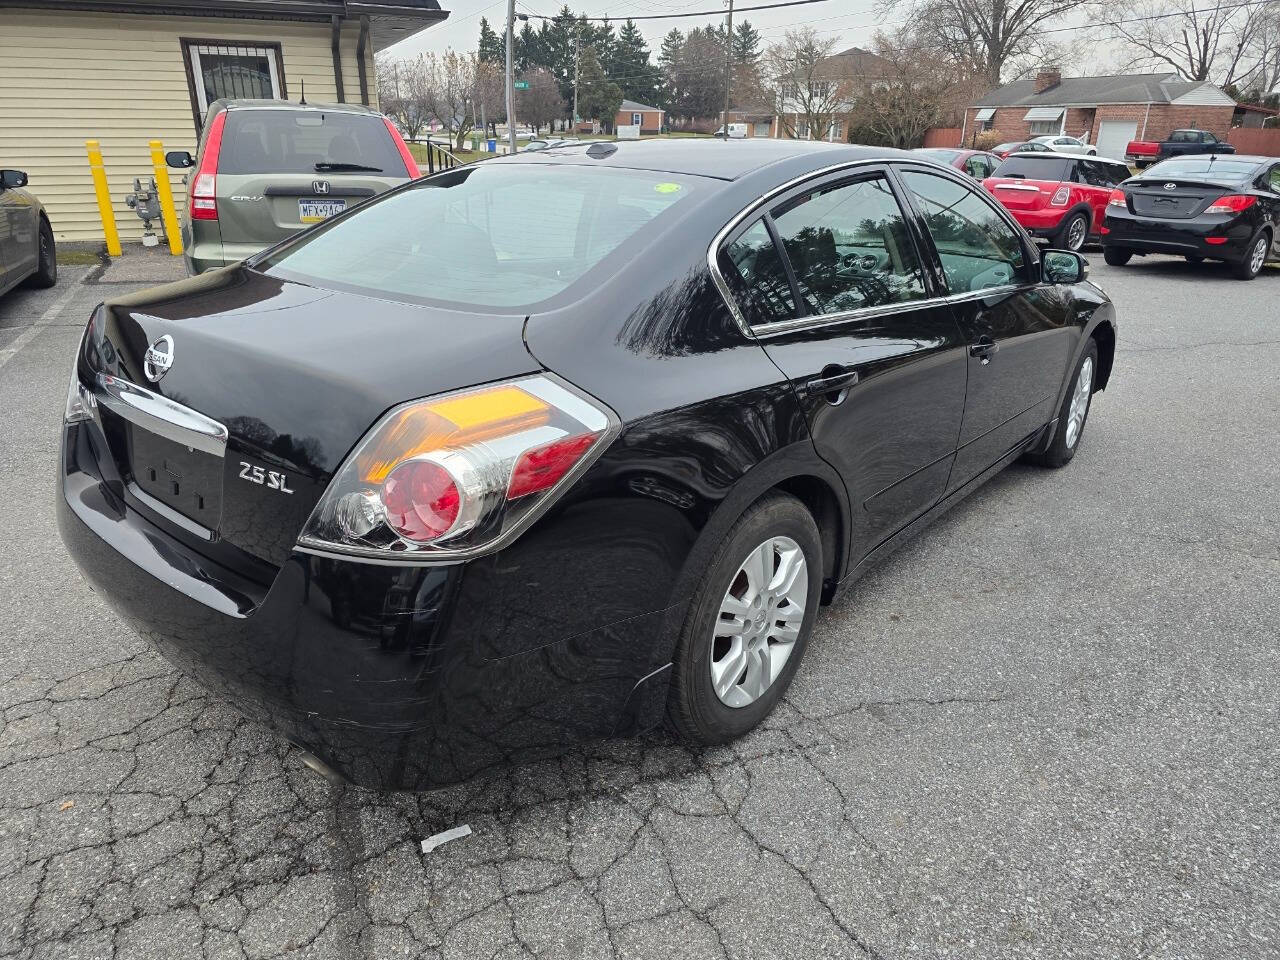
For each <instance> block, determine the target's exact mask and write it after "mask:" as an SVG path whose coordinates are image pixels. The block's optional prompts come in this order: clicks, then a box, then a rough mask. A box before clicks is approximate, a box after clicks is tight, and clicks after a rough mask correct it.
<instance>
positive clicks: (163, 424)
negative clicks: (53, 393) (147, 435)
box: [93, 373, 227, 457]
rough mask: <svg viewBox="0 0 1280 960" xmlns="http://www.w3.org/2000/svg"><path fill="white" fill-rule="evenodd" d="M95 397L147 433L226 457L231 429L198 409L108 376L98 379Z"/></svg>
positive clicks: (101, 375) (94, 392)
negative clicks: (228, 429) (228, 430)
mask: <svg viewBox="0 0 1280 960" xmlns="http://www.w3.org/2000/svg"><path fill="white" fill-rule="evenodd" d="M93 395H94V397H95V398H96V399H97V401H98V403H99V404H100V405H101V406H104V407H106V408H107V409H108V410H110V411H111V412H112V413H114V414H115V415H116V416H118V417H121V418H122V419H124V420H128V421H129V422H130V423H133V424H136V425H137V426H139V427H141V428H142V429H143V430H147V431H149V432H151V433H154V434H157V435H159V436H161V437H164V438H165V439H166V440H172V441H174V442H175V443H180V444H182V445H183V446H185V447H190V448H192V449H193V450H200V451H202V452H204V453H210V454H213V456H215V457H225V456H226V452H227V428H226V427H225V426H224V425H223V424H221V423H219V422H218V421H217V420H213V419H211V418H209V417H206V416H205V415H204V414H203V413H200V412H199V411H197V410H192V409H191V408H190V407H184V406H183V405H182V404H180V403H175V402H174V401H173V400H170V399H169V398H168V397H165V396H161V395H160V394H158V393H155V392H154V391H151V390H148V389H146V388H145V387H140V386H138V385H137V384H136V383H130V382H129V381H128V380H123V379H121V378H120V377H113V376H111V375H110V374H106V373H99V374H98V375H97V376H96V378H95V382H94V390H93Z"/></svg>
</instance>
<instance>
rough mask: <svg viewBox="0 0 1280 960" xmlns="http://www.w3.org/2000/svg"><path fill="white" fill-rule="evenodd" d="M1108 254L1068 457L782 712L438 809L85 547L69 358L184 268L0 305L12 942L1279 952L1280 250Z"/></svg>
mask: <svg viewBox="0 0 1280 960" xmlns="http://www.w3.org/2000/svg"><path fill="white" fill-rule="evenodd" d="M1101 259H1102V258H1101V256H1100V255H1099V254H1097V253H1096V252H1094V253H1093V254H1091V255H1090V260H1091V262H1092V269H1093V276H1094V279H1095V280H1096V281H1097V282H1098V283H1099V284H1100V285H1101V286H1102V287H1103V288H1104V289H1106V290H1107V291H1108V292H1109V293H1110V294H1111V295H1112V297H1113V299H1115V301H1116V304H1117V312H1118V315H1119V319H1120V323H1121V327H1120V348H1119V354H1118V358H1117V363H1116V370H1115V374H1114V377H1113V381H1112V387H1111V388H1110V389H1109V390H1107V391H1106V392H1105V393H1104V394H1102V395H1100V396H1099V397H1098V399H1097V400H1096V402H1095V405H1094V408H1093V412H1092V416H1091V418H1090V421H1089V426H1088V430H1087V431H1086V434H1085V439H1084V444H1083V447H1082V450H1081V452H1080V454H1079V456H1078V457H1077V458H1076V460H1075V462H1074V463H1073V464H1071V465H1070V466H1069V467H1067V468H1066V469H1065V470H1062V471H1053V472H1049V471H1042V470H1037V469H1033V468H1028V467H1023V466H1016V467H1014V468H1012V469H1010V470H1008V471H1006V472H1005V473H1004V474H1003V475H1002V476H1001V477H999V478H997V479H996V480H995V481H994V482H992V483H990V484H989V485H988V486H987V487H985V488H984V489H983V490H982V491H980V492H979V493H978V494H976V495H975V496H973V497H972V498H970V499H969V500H968V501H966V502H965V503H963V504H962V505H960V506H959V507H958V508H956V509H955V510H953V511H952V512H951V513H949V514H948V515H947V516H945V517H944V518H943V519H942V520H941V521H939V522H938V523H937V524H936V525H935V526H933V527H932V528H931V529H929V530H928V531H926V532H925V533H924V534H923V535H921V536H920V537H919V538H918V539H917V540H915V541H914V542H913V543H911V544H909V545H908V546H906V547H905V548H903V549H902V550H900V551H899V552H898V553H897V554H895V555H894V556H893V557H892V558H890V559H889V560H888V561H887V562H886V563H885V564H884V565H882V566H881V567H879V568H878V569H876V570H874V571H873V572H872V573H870V574H869V575H868V576H867V577H866V578H864V579H863V580H862V581H861V582H860V583H859V584H858V585H857V587H855V588H854V589H853V590H851V591H850V592H849V593H848V594H847V595H845V596H844V597H843V598H842V599H841V600H840V601H839V602H838V603H837V604H836V605H835V606H834V607H832V608H829V609H828V610H827V611H826V612H825V614H824V615H823V616H822V617H820V619H819V621H818V625H817V629H816V634H815V637H814V639H813V642H812V643H811V645H810V647H809V651H808V654H807V657H806V660H805V662H804V663H803V664H802V665H801V668H800V670H799V673H798V675H797V677H796V680H795V683H794V685H793V686H792V688H791V690H790V691H789V694H788V696H787V698H786V701H785V702H784V703H783V704H782V706H781V707H780V709H779V710H778V711H777V713H776V714H775V715H774V716H773V717H772V718H770V719H769V720H768V721H767V722H766V724H765V725H764V726H763V727H762V728H761V729H759V730H757V731H756V732H755V733H754V734H753V735H751V736H749V737H747V738H746V739H744V740H742V741H740V742H738V743H734V744H732V745H730V746H727V747H724V748H719V749H714V750H701V751H692V750H688V749H686V748H684V747H682V746H680V745H678V744H675V743H673V742H671V741H670V740H669V739H667V738H666V737H665V736H663V735H660V734H659V735H653V736H649V737H646V738H643V739H640V740H633V741H619V742H606V743H595V744H589V745H586V746H584V747H582V748H580V749H577V750H574V751H571V752H570V753H567V754H565V755H564V756H563V757H560V758H558V759H556V760H551V761H544V762H539V763H536V764H532V765H529V766H526V767H523V768H518V769H512V770H509V771H505V772H503V773H499V774H496V775H492V776H489V777H486V778H484V779H482V780H477V781H474V782H471V783H467V784H463V785H461V786H458V787H455V788H451V789H448V790H445V791H441V792H437V793H430V794H421V795H409V794H399V795H381V796H380V795H376V794H372V793H368V792H364V791H360V790H356V789H351V788H340V787H335V786H333V785H331V784H330V783H328V782H327V781H325V780H324V779H322V778H320V777H319V776H317V775H316V774H314V773H312V772H311V771H310V770H308V769H307V768H305V767H304V766H303V765H302V763H301V762H300V760H299V757H298V754H297V753H296V752H295V751H293V750H292V749H291V748H289V747H288V746H287V745H285V744H284V743H282V742H280V741H278V740H276V739H275V738H274V737H272V736H271V735H270V734H268V733H266V732H265V731H264V730H263V729H261V728H259V727H258V726H257V725H255V724H254V723H252V722H250V721H248V720H245V719H242V718H241V717H240V716H238V715H237V714H236V713H235V712H234V711H233V710H232V709H231V708H229V707H228V706H227V705H226V704H225V703H223V702H221V701H220V700H218V699H217V698H214V697H211V696H209V695H207V694H205V693H203V692H202V691H201V690H200V689H199V688H198V687H197V686H195V685H194V684H193V683H191V682H190V681H188V680H186V679H184V678H183V677H182V676H180V675H179V674H178V673H176V672H175V671H174V670H173V669H172V668H171V667H170V666H169V665H168V664H167V663H166V662H165V661H163V660H162V659H161V658H160V657H159V656H157V655H156V654H155V653H153V652H152V651H151V650H150V649H149V648H147V647H146V646H145V645H144V644H143V643H142V642H141V641H140V640H138V639H137V638H136V637H135V636H133V635H132V634H130V633H129V631H128V630H126V629H125V628H124V627H123V626H122V625H121V624H120V623H119V622H118V621H117V620H116V619H115V617H114V616H113V615H112V614H111V612H110V611H109V610H108V609H107V607H106V606H105V605H104V604H103V603H102V602H101V601H100V600H99V599H98V598H96V597H95V596H94V595H93V594H92V593H91V592H90V591H89V589H88V587H87V586H86V585H85V583H84V582H83V581H82V580H81V579H80V577H79V575H78V574H77V572H76V570H75V568H74V567H73V565H72V564H71V562H70V561H69V559H68V558H67V557H66V556H65V554H64V553H63V550H62V547H61V543H60V541H59V539H58V536H57V532H56V528H55V524H54V516H53V501H52V497H53V495H54V490H53V482H52V478H53V474H54V463H55V442H56V435H57V428H58V422H59V416H60V413H61V409H62V403H63V398H64V395H65V393H64V391H65V389H66V376H67V370H68V366H69V362H70V357H71V354H72V350H73V349H74V343H75V341H76V339H77V338H78V336H79V334H80V330H81V327H82V325H83V323H84V320H85V319H86V318H87V316H88V313H89V310H90V309H91V307H92V306H93V304H95V303H96V302H97V301H98V300H99V299H101V298H102V297H104V296H110V295H114V294H117V293H123V292H126V291H128V290H131V289H134V287H135V284H133V283H131V282H115V283H114V285H113V282H112V278H113V277H115V276H124V275H128V276H129V277H130V278H137V279H138V280H140V281H146V280H148V279H150V280H157V279H162V278H163V276H165V275H166V271H168V272H172V270H173V267H174V266H175V265H174V264H172V263H170V262H167V261H163V260H153V261H150V263H152V264H155V266H149V265H148V264H147V263H142V262H141V261H131V262H130V263H129V264H128V266H129V268H130V269H129V270H124V269H121V270H119V271H117V270H116V268H115V267H113V268H112V269H111V270H109V271H108V272H107V274H106V276H105V277H97V274H98V272H99V271H97V270H92V271H91V270H89V269H88V268H64V270H63V279H62V281H61V282H60V284H59V285H58V287H57V288H55V289H54V290H51V291H39V292H36V291H23V292H18V293H16V294H11V295H9V296H8V297H6V298H4V299H3V300H0V411H2V413H0V416H2V417H3V421H2V423H0V529H2V530H3V531H4V533H3V536H2V537H0V615H2V618H0V623H2V624H3V626H0V957H6V958H8V957H15V958H17V957H21V958H43V957H57V958H98V957H104V958H105V957H117V958H129V960H133V958H168V957H180V958H209V960H213V958H244V957H277V956H290V957H314V958H366V957H367V958H389V957H431V958H436V957H439V958H454V957H457V958H479V957H486V958H487V957H497V958H503V960H514V958H519V957H529V956H537V957H582V958H594V957H602V958H644V957H655V958H658V957H661V958H672V957H687V958H703V957H708V958H717V957H731V958H735V960H736V958H753V957H759V958H777V957H788V958H792V957H794V958H810V957H814V958H816V957H823V958H826V957H850V958H861V957H877V958H886V960H888V958H912V957H947V958H961V957H963V958H983V960H989V958H997V957H1054V958H1060V957H1088V958H1090V960H1099V958H1112V957H1115V958H1120V957H1152V958H1156V957H1169V958H1178V960H1191V958H1201V957H1204V958H1208V957H1226V956H1230V957H1232V958H1236V960H1239V958H1255V957H1256V958H1263V957H1275V956H1276V955H1277V953H1280V840H1278V839H1277V838H1278V837H1280V831H1278V830H1277V826H1278V825H1280V824H1278V822H1277V821H1278V820H1280V784H1278V782H1277V774H1276V771H1277V769H1280V763H1278V761H1280V755H1278V754H1280V747H1278V744H1280V735H1278V734H1280V729H1278V727H1280V722H1278V721H1280V717H1278V716H1277V714H1278V711H1280V682H1278V676H1280V672H1278V670H1277V667H1278V666H1280V662H1278V661H1280V652H1278V651H1280V646H1278V643H1277V633H1278V629H1277V625H1278V623H1280V614H1278V613H1277V611H1280V529H1278V526H1280V469H1278V467H1280V452H1278V451H1280V445H1277V442H1276V441H1277V425H1276V424H1277V419H1278V415H1280V270H1277V269H1275V268H1271V269H1269V270H1268V271H1267V272H1266V273H1265V274H1264V275H1263V276H1262V277H1261V278H1259V279H1258V280H1256V281H1254V282H1252V283H1240V282H1237V281H1234V280H1232V279H1230V278H1229V277H1228V276H1227V274H1226V272H1225V270H1223V269H1222V268H1221V267H1216V266H1213V265H1210V264H1205V265H1201V266H1191V265H1188V264H1185V263H1183V262H1182V261H1180V260H1173V259H1167V258H1150V259H1148V260H1146V261H1135V262H1134V264H1133V265H1131V266H1129V267H1127V268H1124V269H1115V268H1108V267H1106V266H1104V265H1102V263H1101ZM85 279H90V280H94V279H98V280H102V281H104V282H101V283H98V282H89V283H81V281H83V280H85ZM142 285H146V283H144V282H139V283H137V284H136V286H142ZM51 308H56V309H52V310H51ZM15 343H16V344H18V349H17V351H16V352H13V350H12V346H13V345H14V344H15ZM6 350H8V351H9V352H6ZM462 823H468V824H470V825H471V827H472V829H473V830H474V834H473V835H472V836H470V837H466V838H464V839H461V840H456V841H454V842H451V843H449V844H446V845H445V846H442V847H440V848H439V849H437V850H436V851H434V852H433V853H431V854H429V855H426V856H424V855H423V854H421V852H420V851H419V842H420V841H421V840H422V839H423V838H425V837H427V836H429V835H431V834H433V833H436V832H438V831H441V830H444V829H448V828H449V827H453V826H456V825H459V824H462Z"/></svg>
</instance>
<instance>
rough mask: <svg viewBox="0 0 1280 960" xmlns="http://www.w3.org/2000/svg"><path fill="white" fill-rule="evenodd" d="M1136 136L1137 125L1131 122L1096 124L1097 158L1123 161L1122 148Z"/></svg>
mask: <svg viewBox="0 0 1280 960" xmlns="http://www.w3.org/2000/svg"><path fill="white" fill-rule="evenodd" d="M1137 136H1138V125H1137V123H1135V122H1133V121H1131V120H1103V121H1102V122H1101V123H1099V124H1098V156H1100V157H1110V158H1111V159H1113V160H1123V159H1124V148H1125V147H1127V146H1128V145H1129V141H1130V140H1133V139H1135V138H1136V137H1137Z"/></svg>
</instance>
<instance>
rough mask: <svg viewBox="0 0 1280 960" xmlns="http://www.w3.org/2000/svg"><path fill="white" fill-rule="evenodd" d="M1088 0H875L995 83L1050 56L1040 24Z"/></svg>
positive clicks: (971, 70) (967, 68)
mask: <svg viewBox="0 0 1280 960" xmlns="http://www.w3.org/2000/svg"><path fill="white" fill-rule="evenodd" d="M1089 2H1091V0H880V2H879V8H880V10H881V12H882V13H886V14H887V13H892V14H893V15H894V16H895V18H901V19H904V20H906V21H908V22H910V23H912V24H914V25H915V28H916V30H917V31H918V33H919V35H920V38H921V40H922V41H923V42H926V43H928V44H929V45H930V46H932V47H933V48H934V49H936V50H937V51H938V52H939V53H940V54H942V55H943V56H946V57H947V58H948V59H949V60H950V61H951V62H952V63H953V64H954V65H955V66H956V67H957V68H958V69H960V70H961V71H963V72H964V73H966V74H970V73H972V74H976V75H979V76H982V77H983V78H985V80H986V81H987V84H988V85H989V86H998V85H999V83H1000V78H1001V76H1002V75H1003V74H1005V73H1007V72H1009V71H1010V70H1013V69H1015V68H1017V67H1018V66H1020V65H1022V64H1024V63H1030V62H1031V61H1035V60H1043V59H1046V58H1052V55H1053V54H1056V52H1057V51H1056V49H1055V48H1052V47H1051V45H1050V43H1049V42H1048V40H1047V38H1046V36H1045V34H1044V33H1043V31H1044V28H1045V27H1046V26H1048V25H1050V24H1051V23H1053V22H1054V21H1055V20H1058V19H1060V18H1061V17H1063V15H1065V14H1067V13H1070V12H1071V11H1073V10H1076V9H1078V8H1079V7H1082V6H1084V5H1085V4H1086V3H1089Z"/></svg>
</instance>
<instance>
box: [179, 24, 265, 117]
mask: <svg viewBox="0 0 1280 960" xmlns="http://www.w3.org/2000/svg"><path fill="white" fill-rule="evenodd" d="M183 47H184V49H185V51H186V54H187V59H188V61H189V62H190V64H191V73H190V74H189V75H188V77H187V81H188V83H189V84H190V87H191V94H192V98H193V99H194V101H195V104H196V106H197V107H198V109H199V112H200V117H201V119H203V118H204V115H205V114H206V113H208V111H209V104H211V103H213V102H214V101H215V100H220V99H222V98H224V97H227V98H237V99H245V98H249V99H262V100H280V99H283V98H284V96H285V92H284V85H283V83H282V82H281V79H280V73H281V69H280V45H279V44H276V43H269V44H257V45H252V46H247V45H243V44H235V43H221V42H219V41H216V40H210V41H198V40H197V41H188V40H184V41H183Z"/></svg>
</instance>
